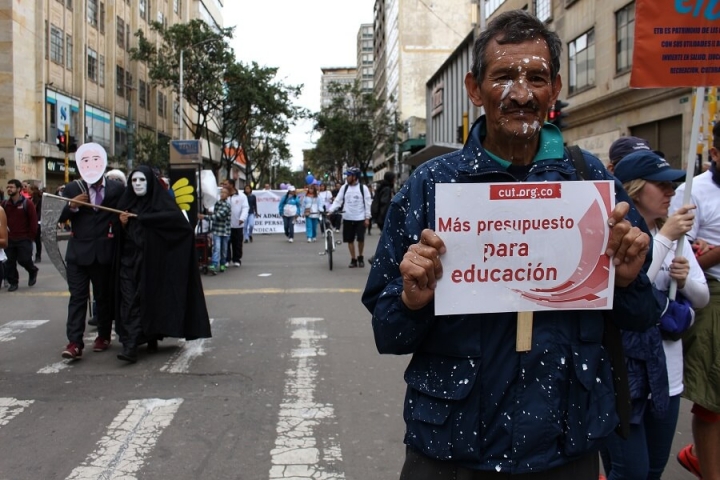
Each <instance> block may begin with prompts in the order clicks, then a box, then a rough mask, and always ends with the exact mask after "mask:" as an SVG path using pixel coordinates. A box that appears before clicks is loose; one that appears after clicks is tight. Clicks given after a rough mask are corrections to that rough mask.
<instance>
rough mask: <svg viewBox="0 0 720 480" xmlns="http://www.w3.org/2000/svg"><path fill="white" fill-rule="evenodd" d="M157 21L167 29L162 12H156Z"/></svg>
mask: <svg viewBox="0 0 720 480" xmlns="http://www.w3.org/2000/svg"><path fill="white" fill-rule="evenodd" d="M157 21H158V23H159V24H161V25H162V26H163V27H167V21H166V20H165V15H163V13H162V12H158V16H157Z"/></svg>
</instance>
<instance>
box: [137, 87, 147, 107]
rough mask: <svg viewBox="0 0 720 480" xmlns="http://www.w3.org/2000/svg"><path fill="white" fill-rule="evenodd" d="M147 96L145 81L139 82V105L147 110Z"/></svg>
mask: <svg viewBox="0 0 720 480" xmlns="http://www.w3.org/2000/svg"><path fill="white" fill-rule="evenodd" d="M145 95H147V92H146V90H145V82H144V81H143V80H138V105H140V106H141V107H142V108H146V106H147V103H146V102H145Z"/></svg>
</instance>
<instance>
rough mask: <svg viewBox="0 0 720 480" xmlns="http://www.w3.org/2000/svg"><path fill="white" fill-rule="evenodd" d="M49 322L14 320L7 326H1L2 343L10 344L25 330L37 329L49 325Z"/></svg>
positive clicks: (0, 336)
mask: <svg viewBox="0 0 720 480" xmlns="http://www.w3.org/2000/svg"><path fill="white" fill-rule="evenodd" d="M47 322H48V320H14V321H12V322H8V323H6V324H5V325H2V326H0V342H10V341H12V340H15V339H16V338H17V337H16V336H15V335H19V334H21V333H23V332H24V331H25V330H30V329H32V328H37V327H39V326H40V325H42V324H44V323H47Z"/></svg>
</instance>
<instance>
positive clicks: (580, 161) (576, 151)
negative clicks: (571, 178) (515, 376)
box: [565, 145, 589, 180]
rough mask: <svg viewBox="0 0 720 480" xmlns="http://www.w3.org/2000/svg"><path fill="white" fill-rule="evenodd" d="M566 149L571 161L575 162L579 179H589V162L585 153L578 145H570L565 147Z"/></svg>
mask: <svg viewBox="0 0 720 480" xmlns="http://www.w3.org/2000/svg"><path fill="white" fill-rule="evenodd" d="M565 150H566V152H567V153H566V155H567V156H568V157H569V158H570V161H571V162H572V163H573V166H574V167H575V170H577V175H578V177H579V179H580V180H586V179H588V178H589V175H588V166H587V162H586V161H585V155H583V153H582V150H580V147H578V146H577V145H570V146H569V147H565Z"/></svg>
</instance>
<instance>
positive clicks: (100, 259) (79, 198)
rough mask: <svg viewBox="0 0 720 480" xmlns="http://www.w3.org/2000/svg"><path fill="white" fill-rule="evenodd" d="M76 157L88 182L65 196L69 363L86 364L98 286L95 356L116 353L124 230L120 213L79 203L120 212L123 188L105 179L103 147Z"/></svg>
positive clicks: (68, 188) (85, 148)
mask: <svg viewBox="0 0 720 480" xmlns="http://www.w3.org/2000/svg"><path fill="white" fill-rule="evenodd" d="M75 157H76V158H77V159H78V169H79V170H80V174H81V175H82V180H75V181H74V182H70V183H68V184H67V185H65V188H64V189H63V196H64V197H65V198H68V199H70V200H71V201H70V202H69V203H68V204H67V205H66V206H65V207H64V208H63V210H62V213H61V214H60V219H59V222H60V223H65V222H67V221H68V220H69V225H70V229H71V235H70V239H69V240H68V244H67V252H66V254H65V262H66V264H67V282H68V290H69V291H70V301H69V302H68V316H67V338H68V342H69V343H68V344H67V346H66V347H65V350H63V352H62V356H63V358H68V359H74V360H77V359H80V358H82V352H83V349H84V348H85V344H84V342H83V334H84V333H85V318H86V312H87V307H88V299H89V296H90V284H91V283H92V292H93V299H94V300H95V302H96V305H97V312H96V316H95V318H96V321H97V331H98V334H97V337H96V338H95V342H94V343H93V351H94V352H103V351H105V350H107V349H108V348H110V339H111V335H112V321H113V293H114V285H115V282H114V279H115V276H116V275H117V272H116V271H115V269H114V268H113V263H114V258H115V253H116V250H115V249H116V243H117V237H116V233H117V232H118V230H119V228H120V223H119V219H118V216H117V213H112V212H108V211H106V210H101V209H99V208H93V207H90V206H87V205H80V204H77V203H74V202H83V203H90V204H93V205H101V206H104V207H110V208H115V207H116V206H117V202H118V200H119V199H120V196H121V195H122V193H123V187H122V186H121V185H120V184H118V183H117V182H109V181H107V179H106V178H105V177H104V172H105V167H106V165H107V153H106V152H105V149H104V148H103V147H102V146H101V145H99V144H97V143H86V144H83V145H82V146H81V147H80V148H78V150H77V152H76V154H75Z"/></svg>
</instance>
